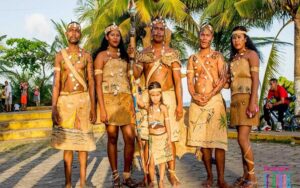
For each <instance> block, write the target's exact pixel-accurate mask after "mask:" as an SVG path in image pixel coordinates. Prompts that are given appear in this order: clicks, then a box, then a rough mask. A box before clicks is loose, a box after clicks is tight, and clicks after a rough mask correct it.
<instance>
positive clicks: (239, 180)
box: [232, 176, 245, 187]
mask: <svg viewBox="0 0 300 188" xmlns="http://www.w3.org/2000/svg"><path fill="white" fill-rule="evenodd" d="M244 181H245V178H244V177H242V176H241V177H239V178H237V179H236V180H235V182H234V183H233V185H232V186H233V187H241V186H242V185H243V183H244Z"/></svg>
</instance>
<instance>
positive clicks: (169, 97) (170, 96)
mask: <svg viewBox="0 0 300 188" xmlns="http://www.w3.org/2000/svg"><path fill="white" fill-rule="evenodd" d="M142 97H143V101H144V103H145V104H146V106H147V104H149V94H148V90H145V91H143V96H142ZM162 98H163V101H164V105H166V106H167V108H168V113H169V118H170V129H171V141H172V142H177V141H179V138H180V135H179V132H180V131H179V125H180V122H179V121H177V120H176V116H175V115H174V113H175V110H176V106H177V103H176V95H175V91H174V90H169V91H163V92H162ZM140 113H141V115H139V117H140V121H141V123H140V124H139V125H138V127H137V128H138V134H139V136H140V137H141V138H142V139H143V140H148V139H149V138H148V137H149V131H148V114H147V111H146V110H144V109H142V110H141V112H140ZM182 126H184V125H182Z"/></svg>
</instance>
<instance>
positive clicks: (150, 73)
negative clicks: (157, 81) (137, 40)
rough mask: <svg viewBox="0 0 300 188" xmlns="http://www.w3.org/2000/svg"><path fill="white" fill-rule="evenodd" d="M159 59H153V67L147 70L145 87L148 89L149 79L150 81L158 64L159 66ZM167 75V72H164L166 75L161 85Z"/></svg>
mask: <svg viewBox="0 0 300 188" xmlns="http://www.w3.org/2000/svg"><path fill="white" fill-rule="evenodd" d="M160 60H161V59H159V60H157V61H155V62H154V65H153V67H152V68H151V69H150V71H149V74H148V76H147V81H146V89H148V85H149V81H150V78H151V77H152V75H153V73H154V72H155V71H156V70H157V69H158V68H159V66H160ZM167 76H168V72H167V74H166V76H165V78H164V80H163V82H162V83H161V87H163V85H164V83H165V82H166V80H167Z"/></svg>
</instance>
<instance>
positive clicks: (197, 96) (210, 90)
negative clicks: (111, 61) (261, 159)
mask: <svg viewBox="0 0 300 188" xmlns="http://www.w3.org/2000/svg"><path fill="white" fill-rule="evenodd" d="M213 34H214V31H213V28H212V26H211V25H208V24H206V25H203V26H202V27H201V28H200V51H199V52H198V53H196V54H194V55H192V56H191V57H190V58H189V61H188V65H187V82H188V89H189V92H190V94H191V97H192V101H191V105H190V109H189V125H188V134H187V145H188V146H193V147H200V148H201V152H202V154H203V157H202V159H203V162H204V165H205V168H206V172H207V180H206V181H205V182H203V186H204V187H211V186H212V184H213V174H212V163H211V161H212V152H213V149H215V157H216V165H217V171H218V185H219V187H226V186H227V185H226V183H225V181H224V166H225V151H227V125H226V121H227V120H226V112H225V107H224V103H223V99H222V95H221V94H220V90H221V89H222V88H223V86H224V85H225V81H226V68H225V67H226V66H225V62H224V59H223V56H222V55H221V54H220V53H219V52H217V51H214V50H212V49H211V42H212V39H213Z"/></svg>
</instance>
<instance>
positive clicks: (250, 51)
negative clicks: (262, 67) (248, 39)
mask: <svg viewBox="0 0 300 188" xmlns="http://www.w3.org/2000/svg"><path fill="white" fill-rule="evenodd" d="M247 55H248V57H249V58H258V54H257V52H256V51H254V50H248V53H247Z"/></svg>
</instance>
